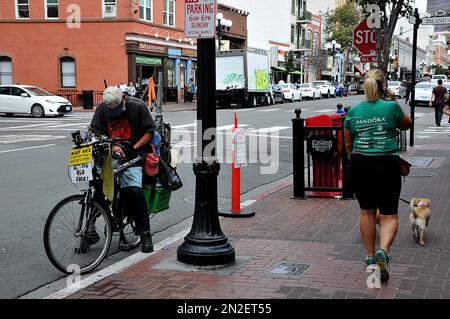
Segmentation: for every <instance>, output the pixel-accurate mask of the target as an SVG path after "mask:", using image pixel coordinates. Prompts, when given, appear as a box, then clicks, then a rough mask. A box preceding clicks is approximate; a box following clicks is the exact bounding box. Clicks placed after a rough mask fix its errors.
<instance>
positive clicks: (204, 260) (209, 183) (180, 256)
mask: <svg viewBox="0 0 450 319" xmlns="http://www.w3.org/2000/svg"><path fill="white" fill-rule="evenodd" d="M197 54H198V65H197V72H198V91H197V92H198V93H197V94H198V95H197V97H198V98H197V122H199V121H200V122H199V125H197V130H198V136H199V140H198V142H197V157H196V159H195V163H194V165H193V169H194V174H195V176H196V182H195V208H194V220H193V222H192V228H191V231H190V232H189V234H188V235H187V236H186V237H185V238H184V243H183V244H181V245H180V246H179V247H178V250H177V260H178V261H180V262H183V263H186V264H191V265H211V266H214V265H227V264H232V263H234V261H235V251H234V248H233V246H232V245H231V243H230V242H229V241H228V238H227V237H226V236H225V235H224V234H223V232H222V229H221V227H220V221H219V215H218V205H217V176H218V175H219V171H220V164H219V162H218V159H217V157H216V134H217V132H216V126H217V119H216V59H215V56H216V41H215V38H203V39H198V42H197ZM207 130H208V133H211V131H213V132H212V133H213V134H212V135H213V137H212V138H210V139H206V134H205V131H207ZM200 139H201V140H200ZM211 146H212V147H211ZM208 148H211V149H212V151H211V154H205V153H204V152H206V151H207V150H208Z"/></svg>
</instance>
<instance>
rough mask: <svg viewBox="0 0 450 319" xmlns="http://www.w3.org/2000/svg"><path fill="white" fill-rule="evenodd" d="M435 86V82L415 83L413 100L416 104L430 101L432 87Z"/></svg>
mask: <svg viewBox="0 0 450 319" xmlns="http://www.w3.org/2000/svg"><path fill="white" fill-rule="evenodd" d="M435 87H436V84H435V83H429V82H419V83H417V84H416V90H415V100H416V105H418V104H426V105H428V103H430V99H431V94H432V93H433V89H434V88H435Z"/></svg>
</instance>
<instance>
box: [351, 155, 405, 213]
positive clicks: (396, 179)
mask: <svg viewBox="0 0 450 319" xmlns="http://www.w3.org/2000/svg"><path fill="white" fill-rule="evenodd" d="M349 174H350V187H351V188H352V190H353V191H354V192H355V195H356V198H357V199H358V203H359V206H360V208H361V209H364V210H370V209H376V208H378V209H379V210H380V214H382V215H397V213H398V201H399V197H400V192H401V188H402V179H401V175H400V164H399V161H398V156H394V155H383V156H366V155H360V154H352V155H351V158H350V168H349Z"/></svg>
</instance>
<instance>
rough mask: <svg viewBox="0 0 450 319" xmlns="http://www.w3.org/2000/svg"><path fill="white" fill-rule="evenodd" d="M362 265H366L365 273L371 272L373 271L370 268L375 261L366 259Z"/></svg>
mask: <svg viewBox="0 0 450 319" xmlns="http://www.w3.org/2000/svg"><path fill="white" fill-rule="evenodd" d="M364 264H365V265H366V272H373V271H374V270H375V269H374V268H373V267H370V266H372V265H376V264H377V260H376V259H375V257H369V256H367V257H366V260H365V261H364Z"/></svg>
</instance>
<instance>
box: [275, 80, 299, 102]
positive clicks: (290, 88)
mask: <svg viewBox="0 0 450 319" xmlns="http://www.w3.org/2000/svg"><path fill="white" fill-rule="evenodd" d="M278 87H279V88H280V89H281V91H282V92H283V94H284V99H285V100H289V101H291V102H294V101H300V102H301V101H302V100H303V97H302V93H301V92H300V90H299V89H297V86H296V85H295V84H292V83H281V84H278Z"/></svg>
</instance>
